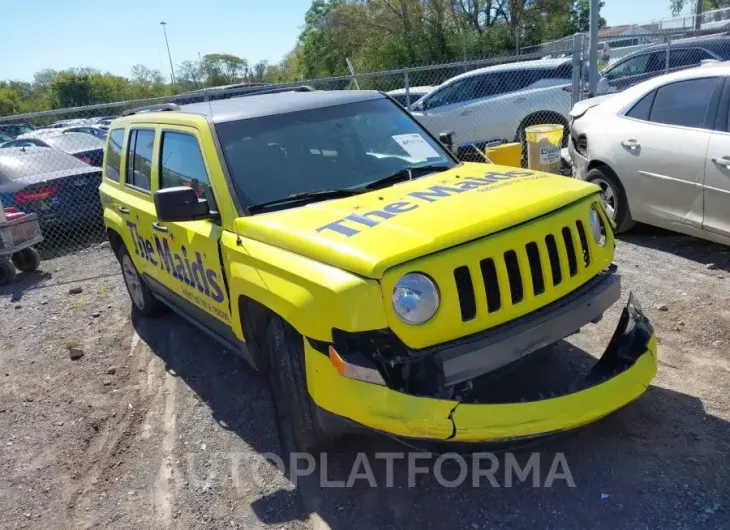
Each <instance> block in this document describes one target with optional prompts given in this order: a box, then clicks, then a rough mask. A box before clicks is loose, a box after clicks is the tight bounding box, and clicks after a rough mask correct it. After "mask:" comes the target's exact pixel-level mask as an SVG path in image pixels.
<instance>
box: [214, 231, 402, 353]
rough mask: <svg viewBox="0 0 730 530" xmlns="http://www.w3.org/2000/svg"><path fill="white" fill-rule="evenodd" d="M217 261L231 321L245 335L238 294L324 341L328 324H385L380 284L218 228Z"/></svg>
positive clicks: (361, 326)
mask: <svg viewBox="0 0 730 530" xmlns="http://www.w3.org/2000/svg"><path fill="white" fill-rule="evenodd" d="M221 248H222V252H223V263H224V264H225V273H226V280H227V282H228V288H229V292H230V299H231V317H232V318H231V321H232V327H233V330H234V332H235V333H236V335H237V336H238V338H240V339H241V340H245V337H244V334H243V329H242V325H241V314H240V304H238V303H237V301H238V300H239V298H240V297H241V296H246V297H249V298H251V299H253V300H255V301H256V302H258V303H260V304H262V305H263V306H265V307H267V308H269V309H270V310H271V311H273V312H274V313H276V314H278V315H279V316H281V317H282V318H283V319H285V320H286V321H287V322H289V323H290V324H291V325H292V326H293V327H294V328H295V329H296V330H297V331H298V332H299V333H301V334H302V335H305V336H307V337H311V338H314V339H318V340H322V341H330V340H331V338H332V328H338V329H342V330H346V331H353V332H354V331H364V330H373V329H382V328H386V327H387V321H386V318H385V312H384V310H383V299H382V295H381V288H380V284H379V283H378V282H377V281H375V280H371V279H366V278H362V277H360V276H357V275H355V274H352V273H350V272H346V271H343V270H341V269H338V268H336V267H332V266H330V265H326V264H324V263H321V262H319V261H314V260H312V259H309V258H306V257H304V256H301V255H299V254H295V253H293V252H289V251H287V250H283V249H280V248H278V247H273V246H271V245H268V244H266V243H262V242H260V241H255V240H252V239H247V238H242V237H240V236H237V235H236V234H233V233H230V232H224V233H223V236H222V238H221Z"/></svg>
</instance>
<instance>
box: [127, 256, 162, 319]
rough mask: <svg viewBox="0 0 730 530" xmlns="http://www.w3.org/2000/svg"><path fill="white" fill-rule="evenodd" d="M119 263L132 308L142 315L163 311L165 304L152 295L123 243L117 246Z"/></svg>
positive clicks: (155, 314)
mask: <svg viewBox="0 0 730 530" xmlns="http://www.w3.org/2000/svg"><path fill="white" fill-rule="evenodd" d="M118 255H119V263H120V264H121V266H122V275H123V276H124V283H125V285H126V286H127V292H128V293H129V298H131V299H132V310H133V311H134V312H135V313H138V314H140V315H142V316H144V317H154V316H158V315H160V314H162V313H164V312H165V309H166V307H165V305H164V304H163V303H162V302H160V301H159V300H157V299H156V298H155V297H154V296H152V291H150V288H149V287H147V284H146V283H145V282H144V280H142V277H141V276H140V274H139V272H138V271H137V267H135V266H134V262H133V261H132V256H130V255H129V252H127V247H125V246H124V245H123V244H122V245H120V247H119V254H118Z"/></svg>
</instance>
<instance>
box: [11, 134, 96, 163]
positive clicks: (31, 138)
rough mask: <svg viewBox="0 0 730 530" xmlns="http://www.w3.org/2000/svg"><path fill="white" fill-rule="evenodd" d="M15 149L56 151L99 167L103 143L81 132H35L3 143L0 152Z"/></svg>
mask: <svg viewBox="0 0 730 530" xmlns="http://www.w3.org/2000/svg"><path fill="white" fill-rule="evenodd" d="M17 147H20V148H26V147H27V148H44V149H48V148H53V149H58V150H60V151H63V152H64V153H68V154H70V155H73V156H75V157H76V158H78V159H79V160H81V161H82V162H85V163H87V164H89V165H92V166H101V162H102V159H103V157H104V141H103V140H102V139H100V138H97V137H96V136H94V135H91V134H86V133H82V132H58V133H56V134H49V133H42V134H38V132H37V131H36V132H33V133H28V134H23V135H20V136H18V137H17V138H14V139H13V140H10V141H8V142H5V143H4V144H2V145H0V150H2V149H12V148H17Z"/></svg>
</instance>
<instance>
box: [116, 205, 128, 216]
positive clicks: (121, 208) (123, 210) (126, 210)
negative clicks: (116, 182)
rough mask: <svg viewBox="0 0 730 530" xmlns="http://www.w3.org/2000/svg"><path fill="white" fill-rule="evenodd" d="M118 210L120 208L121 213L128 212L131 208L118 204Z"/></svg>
mask: <svg viewBox="0 0 730 530" xmlns="http://www.w3.org/2000/svg"><path fill="white" fill-rule="evenodd" d="M117 210H119V213H123V214H128V213H129V210H128V209H127V208H125V207H124V206H117Z"/></svg>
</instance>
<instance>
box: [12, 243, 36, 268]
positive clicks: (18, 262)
mask: <svg viewBox="0 0 730 530" xmlns="http://www.w3.org/2000/svg"><path fill="white" fill-rule="evenodd" d="M11 259H12V260H13V265H15V266H16V267H17V269H18V270H20V271H23V272H33V271H35V270H37V269H38V267H40V265H41V255H40V254H39V253H38V251H37V250H36V249H34V248H32V247H28V248H24V249H23V250H19V251H18V252H16V253H15V254H13V256H12V258H11Z"/></svg>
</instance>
